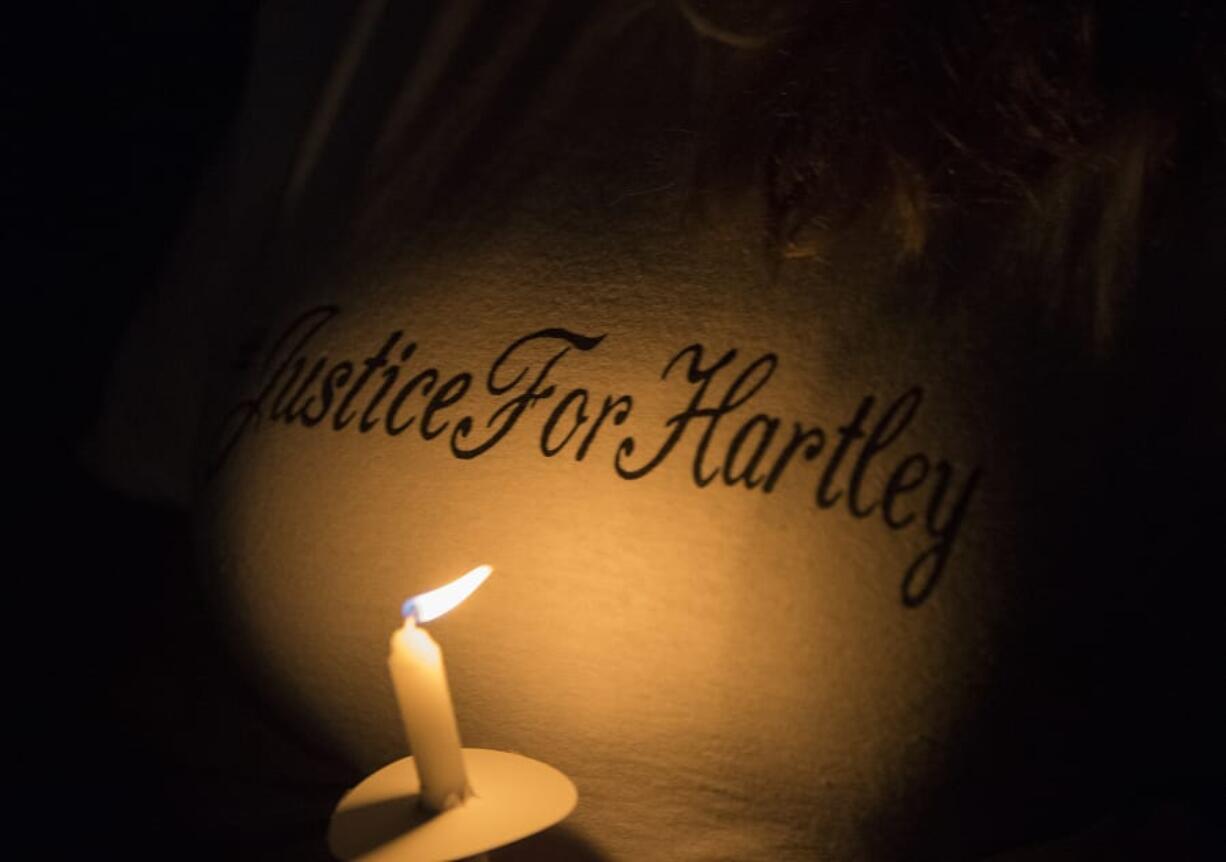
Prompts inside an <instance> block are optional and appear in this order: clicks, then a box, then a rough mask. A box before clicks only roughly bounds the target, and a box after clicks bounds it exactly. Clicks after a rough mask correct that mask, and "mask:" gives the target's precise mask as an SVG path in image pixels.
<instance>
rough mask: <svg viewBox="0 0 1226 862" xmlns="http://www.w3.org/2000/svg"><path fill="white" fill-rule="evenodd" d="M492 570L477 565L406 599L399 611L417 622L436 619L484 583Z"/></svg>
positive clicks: (488, 567)
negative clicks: (444, 582) (427, 590)
mask: <svg viewBox="0 0 1226 862" xmlns="http://www.w3.org/2000/svg"><path fill="white" fill-rule="evenodd" d="M493 571H494V570H493V568H491V567H490V566H477V568H475V569H473V570H472V571H471V572H469V573H468V574H465V575H461V576H460V577H458V578H456V579H455V580H454V581H452V582H451V583H449V584H444V585H443V586H441V587H439V588H438V589H434V590H430V591H429V592H428V593H422V594H421V595H417V596H413V597H411V598H409V599H406V600H405V603H404V606H403V607H401V609H400V613H401V614H402V615H403V616H405V617H412V618H413V619H414V620H415V621H416V622H419V623H428V622H430V620H433V619H437V618H438V617H441V616H442V615H443V614H445V613H447V612H448V611H449V610H451V609H452V608H454V607H455V606H456V605H458V604H459V603H460V602H462V601H464V600H465V599H466V598H468V597H469V596H470V595H472V594H473V592H474V591H475V590H476V589H477V587H479V586H481V585H482V584H483V583H485V579H486V578H488V577H489V576H490V574H491V573H492V572H493Z"/></svg>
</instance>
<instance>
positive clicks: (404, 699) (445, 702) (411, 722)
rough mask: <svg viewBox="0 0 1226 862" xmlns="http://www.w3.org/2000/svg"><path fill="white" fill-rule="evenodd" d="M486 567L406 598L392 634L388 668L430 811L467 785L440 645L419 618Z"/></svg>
mask: <svg viewBox="0 0 1226 862" xmlns="http://www.w3.org/2000/svg"><path fill="white" fill-rule="evenodd" d="M491 571H492V569H490V567H489V566H478V567H477V568H475V569H473V570H472V571H471V572H469V573H468V574H466V575H464V576H463V577H461V578H459V579H458V580H455V581H452V582H451V583H450V584H447V585H445V586H443V587H439V588H438V589H437V590H431V591H430V592H428V593H422V594H421V595H419V596H414V597H413V598H411V599H409V600H408V601H406V602H405V603H404V609H403V613H404V625H403V626H401V627H400V629H399V630H397V631H396V632H395V634H393V635H392V643H391V654H390V655H389V656H388V659H387V663H388V668H389V669H390V670H391V674H392V684H393V686H394V687H395V689H396V701H397V703H399V705H400V717H401V720H402V721H403V722H404V730H405V734H406V735H407V736H408V740H409V750H410V751H412V753H413V760H414V762H415V763H416V765H417V774H418V777H419V778H420V780H421V800H422V804H423V805H425V806H426V807H427V808H429V809H431V810H433V811H445V810H447V809H448V808H451V807H453V806H455V805H459V804H460V803H461V802H463V801H464V800H465V799H466V798H467V797H468V796H469V794H470V793H471V790H470V789H469V786H468V777H467V775H465V772H464V758H463V755H462V754H461V752H460V730H459V727H458V725H457V724H456V718H455V709H454V708H453V707H452V705H451V691H450V689H449V688H448V687H447V672H446V669H445V668H444V666H443V651H442V650H441V649H440V648H439V645H438V644H437V643H436V642H435V640H434V638H432V637H430V635H429V633H428V632H427V631H426V630H425V629H423V628H421V627H420V626H419V623H425V622H428V621H430V620H432V619H434V618H436V617H438V616H441V615H442V614H445V613H447V611H449V610H451V609H452V608H454V607H455V606H456V605H458V604H459V603H460V602H462V601H464V599H466V598H468V596H469V595H470V594H471V593H472V592H473V590H475V589H476V588H477V587H479V586H481V584H482V582H483V581H484V580H485V579H486V578H487V577H489V575H490V572H491Z"/></svg>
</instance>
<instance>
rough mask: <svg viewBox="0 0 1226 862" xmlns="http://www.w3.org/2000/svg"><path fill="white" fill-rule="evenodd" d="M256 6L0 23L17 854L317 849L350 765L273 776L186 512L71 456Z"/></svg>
mask: <svg viewBox="0 0 1226 862" xmlns="http://www.w3.org/2000/svg"><path fill="white" fill-rule="evenodd" d="M255 11H256V6H255V4H248V3H237V2H230V3H225V2H222V3H207V4H205V3H199V4H161V3H134V2H116V0H110V2H99V3H75V4H67V5H65V6H58V7H56V8H55V9H53V10H51V11H50V12H41V13H39V16H38V18H37V20H34V19H29V20H26V21H22V22H20V25H19V26H18V25H16V22H10V23H11V24H14V26H12V29H11V31H10V33H9V34H8V38H7V39H6V41H9V42H10V45H9V47H10V52H9V54H8V56H9V58H10V61H11V63H12V67H11V69H10V71H9V73H8V74H7V75H6V78H7V80H8V83H7V85H6V90H7V91H8V96H9V98H8V99H7V100H6V101H7V102H8V104H9V106H10V108H12V107H13V106H16V107H17V108H18V109H19V110H18V112H17V114H16V117H15V119H16V120H17V121H16V122H13V124H12V127H11V131H12V132H13V133H14V134H12V135H11V136H8V137H9V143H8V146H7V147H6V150H8V151H9V154H10V158H9V159H7V162H8V164H7V165H6V168H5V170H6V173H7V174H8V181H7V182H6V183H5V185H6V189H7V191H6V199H7V201H8V202H7V204H6V206H5V222H6V224H7V225H8V227H7V228H6V230H5V234H6V238H5V245H6V247H8V249H9V255H8V258H9V260H10V267H9V272H10V276H12V275H13V274H14V273H16V277H15V278H13V281H12V282H10V284H9V288H10V290H9V291H8V293H9V299H10V302H11V303H12V304H11V305H10V314H9V316H8V321H7V322H8V328H9V334H10V335H9V344H10V346H12V345H15V346H16V347H17V348H18V351H19V354H20V359H18V360H16V361H17V362H18V363H19V364H21V365H22V366H23V367H26V368H28V369H29V371H30V373H28V374H24V373H23V374H20V375H15V378H19V379H15V378H11V381H10V382H16V383H18V385H19V386H20V387H21V388H20V389H19V390H18V392H19V393H21V394H20V398H21V399H22V400H26V399H28V401H27V403H25V404H22V403H20V402H19V400H18V398H16V397H14V398H13V402H11V403H10V405H9V410H8V411H6V414H7V419H8V422H9V426H10V429H16V430H18V432H19V434H20V439H21V443H20V444H19V446H17V447H15V448H14V450H13V452H14V455H15V458H14V463H13V467H14V468H15V471H11V472H10V475H12V473H13V472H15V473H16V475H17V476H18V477H19V480H20V485H19V487H22V488H23V491H24V493H20V494H16V495H14V496H13V502H14V503H16V506H15V510H16V511H15V515H16V517H15V518H14V520H13V522H11V523H16V524H17V525H18V526H19V529H17V530H15V531H14V535H15V538H16V539H17V543H16V549H15V550H14V553H13V560H14V562H15V565H14V566H13V567H12V569H11V570H10V577H11V580H12V583H14V585H15V586H16V587H17V589H16V590H14V591H13V592H11V593H10V601H9V608H10V625H9V627H8V633H9V640H10V657H11V663H10V667H11V668H13V669H14V670H16V671H18V674H17V676H18V679H17V680H16V681H15V682H17V683H18V686H17V688H18V690H19V692H22V694H18V692H12V691H11V692H10V696H11V698H12V699H11V700H10V702H9V703H10V706H9V712H10V719H11V720H12V719H16V720H15V721H13V724H12V730H11V734H12V735H11V737H10V745H11V746H12V748H11V750H12V752H13V759H12V762H13V763H14V764H16V765H18V767H19V769H18V774H19V775H20V776H21V777H22V783H23V784H24V786H21V787H18V788H15V789H17V790H18V791H19V792H21V793H23V794H25V798H26V799H27V800H28V802H29V803H30V810H29V812H28V814H24V813H23V816H22V818H21V820H20V821H19V822H18V824H17V826H16V827H15V830H14V835H15V836H16V837H17V846H18V847H19V848H22V849H24V851H25V853H28V854H29V855H28V856H26V855H25V854H19V856H18V858H87V856H88V858H108V859H109V858H117V859H118V858H122V859H139V858H146V857H154V856H157V857H158V858H174V859H312V858H326V857H323V848H322V847H321V842H320V836H321V835H322V831H323V828H324V825H325V823H326V817H327V814H328V812H329V811H330V809H331V806H332V805H334V804H335V801H336V799H337V798H339V795H340V793H341V792H342V791H343V789H344V787H345V785H346V783H348V782H350V781H351V780H352V778H351V777H350V776H348V775H347V774H346V773H345V772H344V770H343V769H341V768H340V767H337V766H335V765H334V764H329V763H327V762H326V761H324V762H323V765H322V766H320V767H319V770H318V772H315V771H314V770H315V767H314V765H313V764H314V760H313V759H312V755H311V753H310V752H306V756H305V757H304V756H303V752H293V755H294V756H293V757H286V758H284V759H288V760H292V761H293V762H295V763H297V764H300V765H301V766H300V767H299V772H298V774H292V775H286V774H281V770H280V768H279V766H277V764H278V760H279V759H281V756H282V755H284V754H285V753H284V752H279V751H278V750H276V749H275V748H273V747H272V746H274V745H276V744H277V743H276V740H277V739H280V738H284V737H283V736H282V735H281V734H278V733H277V732H276V729H275V728H270V727H268V726H267V724H266V719H265V718H264V717H263V711H262V710H261V708H260V704H259V701H258V697H257V696H256V695H255V693H253V692H251V691H249V690H248V689H247V688H245V687H244V683H243V682H242V680H243V678H244V677H243V675H242V674H241V673H239V672H238V671H237V669H236V668H235V667H234V664H233V663H234V659H233V658H232V657H231V656H230V654H229V653H228V652H227V651H226V650H225V649H224V647H223V646H222V644H221V643H220V640H219V639H218V638H217V637H216V635H215V633H214V631H213V626H212V625H211V624H210V623H209V621H208V617H207V614H206V613H205V611H204V602H203V595H202V591H201V590H200V588H199V585H198V583H197V581H196V579H195V578H194V577H193V576H192V571H191V559H192V554H191V540H190V535H191V534H190V529H189V519H188V515H187V513H186V512H183V511H180V510H176V509H174V508H171V507H168V506H164V505H159V504H155V503H150V502H143V501H140V500H135V499H132V498H131V497H128V496H125V495H122V494H120V493H119V492H117V491H116V490H114V489H113V488H111V487H110V486H108V485H107V484H106V483H104V482H102V481H101V480H100V479H98V478H97V477H96V476H95V475H93V473H92V472H91V471H90V470H88V469H87V468H86V467H85V466H84V464H83V460H82V459H81V457H80V450H81V446H82V443H83V442H84V441H85V440H86V439H87V438H88V436H89V434H90V432H91V430H92V428H93V427H94V424H95V423H96V421H97V419H98V415H99V411H100V410H101V409H102V407H103V404H104V399H105V397H106V384H107V378H108V375H109V373H110V369H111V366H112V363H113V361H114V357H115V355H116V352H117V350H118V348H119V346H120V344H121V342H122V339H123V336H124V333H125V330H126V328H127V326H128V325H129V321H130V320H131V319H132V317H133V315H134V314H135V312H136V310H137V309H138V307H139V306H140V304H141V303H142V301H144V300H145V299H146V298H147V297H148V295H149V294H150V293H151V291H152V290H153V289H154V288H155V285H156V283H157V279H158V277H159V273H160V272H161V270H162V268H163V266H164V265H165V263H166V261H167V257H168V252H169V251H170V249H171V247H172V243H173V241H174V238H175V236H176V233H177V232H178V230H179V229H180V226H181V224H182V223H183V221H184V220H185V218H186V217H187V215H188V213H189V212H190V208H191V206H192V202H193V199H194V195H195V192H196V189H197V186H198V184H199V182H200V179H201V177H202V175H203V173H204V171H205V170H206V168H207V167H208V166H209V164H210V163H211V161H212V160H213V159H214V158H216V157H217V156H218V154H219V152H220V150H221V148H222V146H223V144H224V142H225V139H226V134H227V131H228V127H229V123H230V121H231V119H232V118H233V116H234V114H235V112H236V110H237V108H238V103H239V99H240V97H241V95H242V87H243V83H244V75H245V73H246V69H247V65H248V52H249V41H250V36H251V28H252V25H253V20H254V14H255ZM11 119H13V118H12V115H11ZM14 367H15V366H10V370H11V369H12V368H14ZM26 386H28V391H25V387H26ZM14 695H16V696H14ZM280 744H281V745H286V744H292V743H284V742H282V743H280ZM263 764H267V766H266V767H264V768H261V767H262V765H263ZM303 770H306V774H304V773H303ZM27 817H28V818H29V819H26V818H27Z"/></svg>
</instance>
